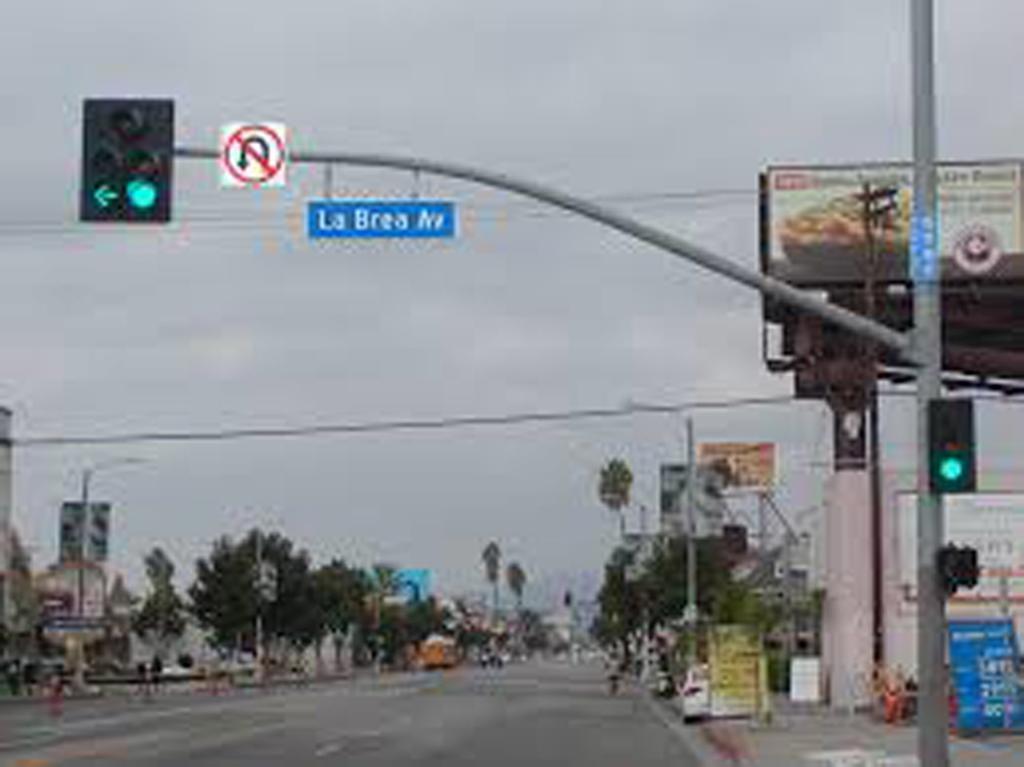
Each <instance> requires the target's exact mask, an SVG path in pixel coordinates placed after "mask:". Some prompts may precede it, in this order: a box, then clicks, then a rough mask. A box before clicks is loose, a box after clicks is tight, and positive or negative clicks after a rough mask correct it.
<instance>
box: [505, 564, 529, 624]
mask: <svg viewBox="0 0 1024 767" xmlns="http://www.w3.org/2000/svg"><path fill="white" fill-rule="evenodd" d="M505 582H506V583H507V584H508V589H509V591H511V592H512V593H513V594H515V596H516V610H517V611H519V612H522V611H523V588H524V587H525V586H526V571H525V570H523V568H522V565H520V564H519V563H518V562H509V565H508V567H507V568H506V569H505Z"/></svg>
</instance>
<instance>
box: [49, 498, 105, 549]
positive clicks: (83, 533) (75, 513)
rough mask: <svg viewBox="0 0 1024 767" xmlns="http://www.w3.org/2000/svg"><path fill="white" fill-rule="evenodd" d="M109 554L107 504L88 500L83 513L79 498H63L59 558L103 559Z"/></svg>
mask: <svg viewBox="0 0 1024 767" xmlns="http://www.w3.org/2000/svg"><path fill="white" fill-rule="evenodd" d="M83 537H84V539H85V541H84V545H83V541H82V539H83ZM109 555H110V504H109V503H103V502H98V503H90V504H89V513H88V514H86V513H85V512H84V507H83V506H82V503H81V501H65V502H64V503H63V504H62V505H61V508H60V561H61V562H78V561H81V560H83V559H84V560H85V561H86V562H106V561H107V558H108V557H109Z"/></svg>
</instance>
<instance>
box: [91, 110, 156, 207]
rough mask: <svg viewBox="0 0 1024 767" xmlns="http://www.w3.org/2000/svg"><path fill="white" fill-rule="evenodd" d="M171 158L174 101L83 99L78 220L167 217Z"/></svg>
mask: <svg viewBox="0 0 1024 767" xmlns="http://www.w3.org/2000/svg"><path fill="white" fill-rule="evenodd" d="M173 161H174V102H173V101H171V100H169V99H86V100H85V102H84V103H83V108H82V177H81V188H80V190H79V214H78V217H79V219H80V220H81V221H124V222H158V223H162V222H166V221H170V219H171V176H172V168H173Z"/></svg>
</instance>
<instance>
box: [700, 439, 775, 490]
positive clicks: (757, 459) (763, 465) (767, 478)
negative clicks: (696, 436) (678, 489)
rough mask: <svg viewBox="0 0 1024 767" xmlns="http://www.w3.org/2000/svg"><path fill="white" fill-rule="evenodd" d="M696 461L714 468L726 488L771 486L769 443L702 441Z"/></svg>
mask: <svg viewBox="0 0 1024 767" xmlns="http://www.w3.org/2000/svg"><path fill="white" fill-rule="evenodd" d="M697 463H698V464H700V465H701V466H705V467H707V468H710V469H714V470H715V471H716V473H718V474H719V476H721V477H722V479H723V480H724V483H725V487H726V489H730V488H733V489H742V490H770V489H771V488H772V487H774V485H775V445H774V443H772V442H705V443H702V444H700V445H698V446H697Z"/></svg>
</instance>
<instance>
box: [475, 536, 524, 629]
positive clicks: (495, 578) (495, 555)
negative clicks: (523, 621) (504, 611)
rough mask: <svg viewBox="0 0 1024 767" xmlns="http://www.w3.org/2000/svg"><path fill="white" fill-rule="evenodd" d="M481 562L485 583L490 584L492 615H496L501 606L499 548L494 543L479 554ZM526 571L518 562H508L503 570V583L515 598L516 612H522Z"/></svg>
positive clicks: (489, 544)
mask: <svg viewBox="0 0 1024 767" xmlns="http://www.w3.org/2000/svg"><path fill="white" fill-rule="evenodd" d="M480 558H481V560H482V561H483V563H484V575H485V577H486V578H487V582H488V583H489V584H491V589H492V592H493V595H494V602H493V610H494V614H495V615H497V614H498V610H499V608H500V605H501V600H500V593H499V582H500V580H501V547H500V546H498V544H497V542H496V541H491V542H490V543H488V544H487V545H486V546H485V547H484V550H483V554H481V557H480ZM526 581H527V578H526V571H525V570H524V569H523V567H522V565H520V564H519V563H518V562H509V564H508V566H507V567H506V568H505V583H506V584H508V589H509V591H511V592H512V594H513V595H514V596H515V598H516V610H517V611H518V612H522V611H523V592H524V591H525V590H526Z"/></svg>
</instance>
